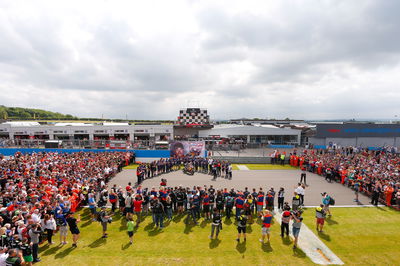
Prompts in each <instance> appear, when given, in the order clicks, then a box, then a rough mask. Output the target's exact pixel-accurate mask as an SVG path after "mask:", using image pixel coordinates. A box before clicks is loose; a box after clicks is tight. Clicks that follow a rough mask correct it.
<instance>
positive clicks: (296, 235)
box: [291, 211, 303, 249]
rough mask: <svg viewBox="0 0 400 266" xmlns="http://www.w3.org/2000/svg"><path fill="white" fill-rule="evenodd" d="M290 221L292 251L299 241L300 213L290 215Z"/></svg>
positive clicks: (301, 219)
mask: <svg viewBox="0 0 400 266" xmlns="http://www.w3.org/2000/svg"><path fill="white" fill-rule="evenodd" d="M291 219H292V220H293V225H292V233H293V237H294V244H293V249H296V248H297V242H298V240H299V234H300V228H301V224H302V222H303V217H301V212H300V211H295V212H293V213H292V214H291Z"/></svg>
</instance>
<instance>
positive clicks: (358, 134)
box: [309, 123, 400, 148]
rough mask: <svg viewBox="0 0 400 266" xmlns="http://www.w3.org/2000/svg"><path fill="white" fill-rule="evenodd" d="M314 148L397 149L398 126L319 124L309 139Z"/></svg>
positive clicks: (399, 130) (399, 141) (399, 134)
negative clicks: (335, 146)
mask: <svg viewBox="0 0 400 266" xmlns="http://www.w3.org/2000/svg"><path fill="white" fill-rule="evenodd" d="M309 142H310V143H311V144H313V145H314V146H316V147H321V148H323V147H326V146H332V145H337V146H341V147H346V146H353V147H363V148H368V147H370V148H377V147H399V146H400V124H377V123H323V124H322V123H320V124H317V127H316V135H315V136H314V137H310V138H309Z"/></svg>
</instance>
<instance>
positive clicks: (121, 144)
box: [0, 139, 168, 150]
mask: <svg viewBox="0 0 400 266" xmlns="http://www.w3.org/2000/svg"><path fill="white" fill-rule="evenodd" d="M46 141H47V140H39V139H13V140H10V139H5V140H0V147H1V148H45V147H46V145H45V142H46ZM59 141H60V144H59V145H58V146H57V143H55V144H54V145H55V146H56V147H54V148H66V149H136V150H149V149H150V150H152V149H168V145H167V147H166V146H158V145H157V144H156V143H155V142H154V141H145V140H136V141H129V140H80V139H74V140H59Z"/></svg>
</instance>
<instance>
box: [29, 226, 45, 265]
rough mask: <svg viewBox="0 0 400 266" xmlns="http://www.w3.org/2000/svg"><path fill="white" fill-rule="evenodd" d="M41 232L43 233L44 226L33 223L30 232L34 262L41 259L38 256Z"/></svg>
mask: <svg viewBox="0 0 400 266" xmlns="http://www.w3.org/2000/svg"><path fill="white" fill-rule="evenodd" d="M41 233H42V227H41V226H40V224H33V225H32V227H31V229H30V230H29V233H28V234H29V237H30V239H31V242H32V256H33V262H34V263H35V262H39V261H40V259H39V258H38V251H39V237H40V234H41Z"/></svg>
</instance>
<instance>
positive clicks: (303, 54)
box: [0, 0, 400, 119]
mask: <svg viewBox="0 0 400 266" xmlns="http://www.w3.org/2000/svg"><path fill="white" fill-rule="evenodd" d="M399 10H400V1H396V0H393V1H392V0H377V1H368V0H358V1H357V0H355V1H348V0H343V1H338V0H332V1H323V0H315V1H282V0H279V1H267V0H261V1H249V0H246V1H243V0H241V1H232V0H228V1H217V0H210V1H207V0H199V1H196V0H188V1H165V0H161V1H151V0H146V1H137V2H136V1H132V0H129V1H114V0H113V1H111V0H110V1H109V0H103V1H102V0H95V1H88V0H85V1H81V0H80V1H71V0H68V1H54V0H49V1H18V0H13V1H0V93H1V98H0V104H3V105H6V106H19V107H32V108H41V109H46V110H50V111H57V112H62V113H68V114H72V115H75V116H80V117H101V116H102V115H104V117H106V118H125V116H126V115H127V116H128V118H129V119H175V118H176V116H177V115H178V110H179V108H182V107H187V106H198V105H200V107H205V108H208V110H209V113H210V115H211V118H212V119H227V118H239V117H260V118H285V117H290V118H297V119H335V118H356V119H357V118H388V119H391V118H394V117H395V116H399V117H400V107H399V106H400V86H399V85H400V64H399V63H400V16H399V14H398V12H399Z"/></svg>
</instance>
